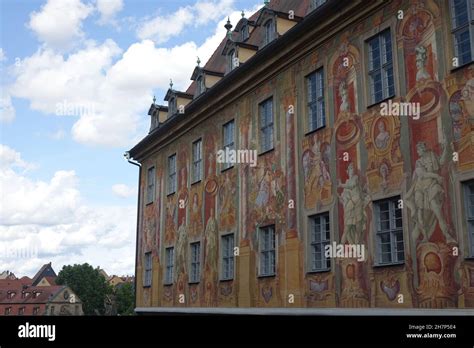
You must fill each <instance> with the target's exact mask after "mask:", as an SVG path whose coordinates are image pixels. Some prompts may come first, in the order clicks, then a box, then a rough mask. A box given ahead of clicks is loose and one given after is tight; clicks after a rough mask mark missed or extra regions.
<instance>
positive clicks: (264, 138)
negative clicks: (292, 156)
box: [260, 98, 273, 153]
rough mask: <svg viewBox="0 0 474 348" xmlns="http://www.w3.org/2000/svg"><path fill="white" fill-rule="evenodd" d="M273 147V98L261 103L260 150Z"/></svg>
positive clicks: (267, 149) (263, 150) (264, 150)
mask: <svg viewBox="0 0 474 348" xmlns="http://www.w3.org/2000/svg"><path fill="white" fill-rule="evenodd" d="M271 149H273V98H270V99H267V100H266V101H264V102H263V103H261V104H260V152H262V153H263V152H266V151H269V150H271Z"/></svg>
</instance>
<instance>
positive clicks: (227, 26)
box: [224, 17, 233, 31]
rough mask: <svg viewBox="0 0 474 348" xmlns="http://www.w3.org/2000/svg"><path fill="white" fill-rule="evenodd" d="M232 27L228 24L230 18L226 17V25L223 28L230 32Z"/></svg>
mask: <svg viewBox="0 0 474 348" xmlns="http://www.w3.org/2000/svg"><path fill="white" fill-rule="evenodd" d="M232 27H233V25H232V24H231V23H230V18H229V17H227V24H226V25H224V28H226V29H227V31H230V29H232Z"/></svg>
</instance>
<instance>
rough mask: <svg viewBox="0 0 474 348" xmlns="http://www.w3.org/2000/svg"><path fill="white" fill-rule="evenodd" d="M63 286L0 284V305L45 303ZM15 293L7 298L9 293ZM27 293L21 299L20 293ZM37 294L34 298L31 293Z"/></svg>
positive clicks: (17, 283) (19, 283) (18, 283)
mask: <svg viewBox="0 0 474 348" xmlns="http://www.w3.org/2000/svg"><path fill="white" fill-rule="evenodd" d="M64 288H65V286H64V285H55V286H23V284H21V282H14V283H11V284H8V285H7V284H0V304H14V303H47V302H49V300H51V299H52V298H53V297H54V296H55V295H56V294H57V293H58V292H59V291H61V290H62V289H64ZM12 291H13V292H15V295H14V296H13V297H12V298H9V294H10V293H11V292H12ZM23 292H27V293H29V295H28V296H25V297H23V296H22V293H23ZM35 292H38V293H39V295H37V296H36V297H35V296H34V295H33V293H35Z"/></svg>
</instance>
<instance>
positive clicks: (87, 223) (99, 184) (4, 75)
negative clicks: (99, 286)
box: [0, 0, 263, 277]
mask: <svg viewBox="0 0 474 348" xmlns="http://www.w3.org/2000/svg"><path fill="white" fill-rule="evenodd" d="M261 6H263V0H262V1H260V0H197V1H195V0H194V1H191V0H164V1H162V0H41V1H40V0H0V77H1V80H0V273H1V272H2V271H4V270H9V271H11V272H13V273H15V274H16V275H17V276H19V277H21V276H24V275H26V276H30V277H32V276H33V275H34V274H35V273H36V271H37V270H38V269H39V268H40V267H41V266H42V265H43V264H45V263H48V262H52V265H53V268H54V269H55V270H56V272H57V273H58V272H59V271H60V270H61V268H62V267H63V266H64V265H69V264H76V263H78V264H82V263H86V262H87V263H89V264H91V265H92V266H94V267H101V268H103V269H104V270H105V271H106V272H107V273H108V274H118V275H126V274H130V275H131V274H133V273H134V262H135V234H136V209H137V208H136V204H137V181H138V167H136V166H133V165H131V164H129V163H128V162H127V161H126V160H125V159H124V157H123V154H124V152H125V151H127V150H129V149H130V148H131V147H133V145H135V144H136V143H137V142H138V141H140V139H142V138H143V137H145V136H146V134H147V133H148V129H149V125H150V120H149V116H147V112H148V109H149V107H150V104H151V103H152V99H153V96H156V98H157V103H164V101H163V98H164V96H165V93H166V90H167V89H168V88H169V81H170V79H172V80H173V84H174V86H173V88H174V89H177V90H186V88H187V87H188V86H189V84H190V83H191V81H190V77H191V74H192V71H193V69H194V67H195V66H196V61H197V57H199V58H200V60H201V61H202V62H206V61H207V59H208V58H209V57H210V56H211V55H212V53H213V52H214V50H215V49H216V48H217V46H218V44H219V43H220V41H221V40H222V39H223V38H224V36H225V28H224V24H225V22H226V21H227V17H228V16H230V19H231V22H232V23H233V24H234V25H235V24H236V23H237V21H238V20H239V19H240V16H241V12H242V10H243V11H244V12H245V13H246V14H247V17H249V16H250V15H251V14H252V13H253V12H255V11H256V10H258V8H260V7H261Z"/></svg>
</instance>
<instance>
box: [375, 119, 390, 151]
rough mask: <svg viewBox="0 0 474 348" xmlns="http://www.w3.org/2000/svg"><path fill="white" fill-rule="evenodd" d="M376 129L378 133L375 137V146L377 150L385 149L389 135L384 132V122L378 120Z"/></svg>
mask: <svg viewBox="0 0 474 348" xmlns="http://www.w3.org/2000/svg"><path fill="white" fill-rule="evenodd" d="M377 128H378V131H379V133H378V134H377V136H376V137H375V146H377V148H378V149H379V150H383V149H386V148H387V146H388V144H389V142H390V133H389V132H387V131H386V130H385V122H384V121H382V120H380V121H379V122H378V123H377Z"/></svg>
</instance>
